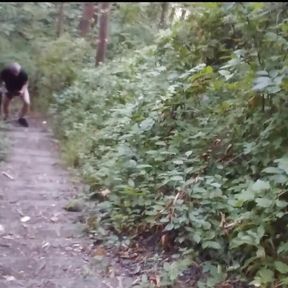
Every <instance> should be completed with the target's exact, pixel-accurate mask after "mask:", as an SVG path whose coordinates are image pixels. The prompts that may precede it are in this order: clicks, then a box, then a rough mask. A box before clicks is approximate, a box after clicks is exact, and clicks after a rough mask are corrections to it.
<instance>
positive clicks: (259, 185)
mask: <svg viewBox="0 0 288 288" xmlns="http://www.w3.org/2000/svg"><path fill="white" fill-rule="evenodd" d="M251 189H252V190H253V191H255V192H262V191H266V190H269V189H270V184H269V182H267V181H263V180H257V181H256V182H255V183H254V184H253V185H252V187H251Z"/></svg>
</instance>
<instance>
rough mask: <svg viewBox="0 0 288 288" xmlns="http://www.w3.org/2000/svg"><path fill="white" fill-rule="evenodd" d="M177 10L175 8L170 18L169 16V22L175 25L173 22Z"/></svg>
mask: <svg viewBox="0 0 288 288" xmlns="http://www.w3.org/2000/svg"><path fill="white" fill-rule="evenodd" d="M175 10H176V9H175V7H172V9H171V13H170V16H169V22H170V24H172V23H173V20H174V17H175V13H176V11H175Z"/></svg>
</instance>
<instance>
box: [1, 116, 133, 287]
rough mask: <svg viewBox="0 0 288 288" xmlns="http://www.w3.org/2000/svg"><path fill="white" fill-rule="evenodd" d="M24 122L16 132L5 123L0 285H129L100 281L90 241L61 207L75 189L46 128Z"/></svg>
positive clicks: (33, 119) (38, 122) (34, 120)
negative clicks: (5, 150)
mask: <svg viewBox="0 0 288 288" xmlns="http://www.w3.org/2000/svg"><path fill="white" fill-rule="evenodd" d="M29 124H30V127H29V128H22V127H17V125H16V124H15V123H13V122H11V123H9V124H6V128H7V129H5V130H7V131H6V135H7V138H8V139H7V140H8V151H7V153H8V155H7V158H6V160H5V161H4V162H2V163H0V287H1V288H20V287H22V288H23V287H25V288H36V287H37V288H77V287H79V288H90V287H91V288H98V287H99V288H107V287H110V288H111V287H119V288H123V287H125V288H126V287H130V285H128V284H125V283H122V281H123V280H121V281H120V280H119V279H118V278H109V279H104V278H103V277H101V276H100V273H98V272H97V269H96V268H95V265H93V264H92V262H93V261H92V260H93V259H92V257H91V242H92V241H91V240H89V239H88V237H85V236H84V235H83V233H82V226H81V224H80V223H77V221H78V220H77V219H78V218H79V213H76V212H67V211H66V210H64V209H63V207H65V205H66V204H67V202H68V201H69V199H71V198H72V197H73V196H75V195H77V193H79V190H80V189H81V188H79V187H81V186H80V185H79V183H78V184H77V181H76V183H73V181H72V178H71V176H70V175H69V173H68V172H67V171H66V170H65V169H64V168H63V167H61V163H60V161H59V159H60V158H59V153H58V147H57V143H56V141H55V140H54V139H53V134H52V132H51V131H50V130H49V128H47V125H45V123H43V122H42V120H41V118H40V117H36V116H32V117H31V119H29ZM11 176H12V178H13V179H12V178H11ZM120 282H121V283H120Z"/></svg>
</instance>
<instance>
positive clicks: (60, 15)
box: [56, 2, 64, 37]
mask: <svg viewBox="0 0 288 288" xmlns="http://www.w3.org/2000/svg"><path fill="white" fill-rule="evenodd" d="M63 22H64V2H61V3H59V11H58V23H57V32H56V33H57V37H60V36H61V34H62V33H63Z"/></svg>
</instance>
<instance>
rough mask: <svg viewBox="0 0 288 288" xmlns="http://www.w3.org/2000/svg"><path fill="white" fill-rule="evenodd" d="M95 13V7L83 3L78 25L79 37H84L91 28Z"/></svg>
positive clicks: (91, 4)
mask: <svg viewBox="0 0 288 288" xmlns="http://www.w3.org/2000/svg"><path fill="white" fill-rule="evenodd" d="M94 13H95V6H94V3H93V2H85V3H83V14H82V18H81V20H80V23H79V30H80V36H81V37H85V36H86V35H87V34H88V33H89V31H90V28H91V24H92V21H93V17H94Z"/></svg>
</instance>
